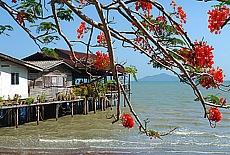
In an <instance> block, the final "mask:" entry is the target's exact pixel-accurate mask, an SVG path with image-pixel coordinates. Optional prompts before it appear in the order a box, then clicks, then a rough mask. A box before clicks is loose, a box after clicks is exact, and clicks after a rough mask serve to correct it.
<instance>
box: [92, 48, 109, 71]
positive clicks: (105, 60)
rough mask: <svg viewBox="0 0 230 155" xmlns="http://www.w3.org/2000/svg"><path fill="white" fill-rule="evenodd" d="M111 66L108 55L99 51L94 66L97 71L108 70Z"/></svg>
mask: <svg viewBox="0 0 230 155" xmlns="http://www.w3.org/2000/svg"><path fill="white" fill-rule="evenodd" d="M109 64H110V60H109V56H108V54H106V53H102V52H101V51H97V52H96V57H95V59H94V62H93V65H94V66H95V67H96V68H97V69H106V68H107V67H109Z"/></svg>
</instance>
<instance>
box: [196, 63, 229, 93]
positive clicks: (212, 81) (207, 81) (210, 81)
mask: <svg viewBox="0 0 230 155" xmlns="http://www.w3.org/2000/svg"><path fill="white" fill-rule="evenodd" d="M207 73H209V74H210V75H212V77H210V76H203V77H202V78H201V79H200V85H201V86H202V87H204V88H206V89H209V88H210V87H213V88H217V87H218V86H219V85H220V83H222V82H223V81H224V80H223V79H224V77H225V75H224V74H223V70H222V69H221V68H219V67H217V68H216V69H215V68H211V69H210V70H208V71H207Z"/></svg>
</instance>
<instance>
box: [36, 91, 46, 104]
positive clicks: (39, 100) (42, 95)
mask: <svg viewBox="0 0 230 155" xmlns="http://www.w3.org/2000/svg"><path fill="white" fill-rule="evenodd" d="M37 99H38V102H41V103H43V102H45V101H46V93H45V92H44V91H43V92H42V94H41V95H38V97H37Z"/></svg>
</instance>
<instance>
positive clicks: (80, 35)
mask: <svg viewBox="0 0 230 155" xmlns="http://www.w3.org/2000/svg"><path fill="white" fill-rule="evenodd" d="M87 30H88V28H87V27H86V23H85V22H81V24H80V26H79V28H78V29H77V38H78V39H80V38H84V35H83V34H85V33H87Z"/></svg>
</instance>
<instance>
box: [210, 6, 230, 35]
mask: <svg viewBox="0 0 230 155" xmlns="http://www.w3.org/2000/svg"><path fill="white" fill-rule="evenodd" d="M229 12H230V9H229V8H227V7H226V6H222V7H214V9H213V10H209V11H208V14H209V17H208V23H209V25H208V28H209V29H210V32H214V33H215V34H220V29H221V26H222V25H223V24H224V22H225V21H226V19H227V18H228V17H229Z"/></svg>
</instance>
